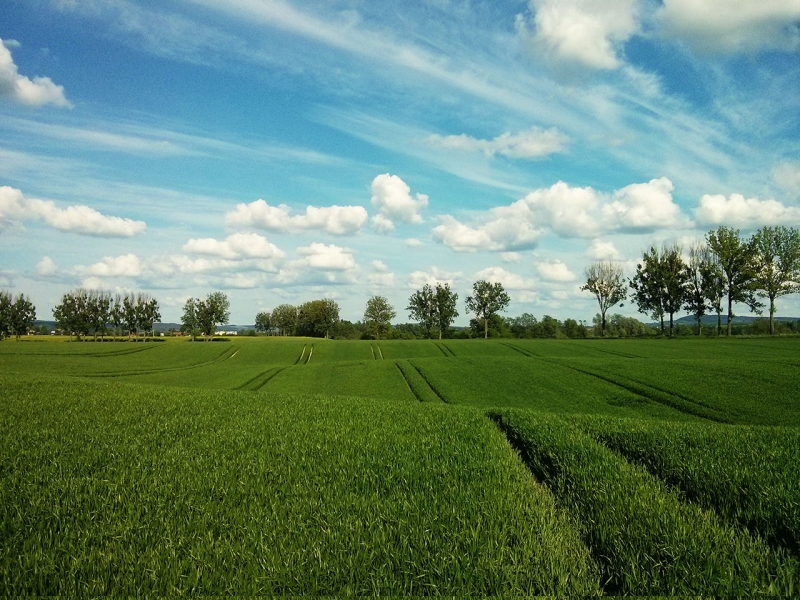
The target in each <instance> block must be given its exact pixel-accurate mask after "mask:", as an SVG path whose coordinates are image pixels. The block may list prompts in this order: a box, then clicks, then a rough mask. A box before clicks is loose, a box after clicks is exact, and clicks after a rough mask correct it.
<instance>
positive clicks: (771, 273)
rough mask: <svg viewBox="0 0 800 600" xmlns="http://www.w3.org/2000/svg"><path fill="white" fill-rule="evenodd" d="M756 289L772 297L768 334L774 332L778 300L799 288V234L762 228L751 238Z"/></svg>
mask: <svg viewBox="0 0 800 600" xmlns="http://www.w3.org/2000/svg"><path fill="white" fill-rule="evenodd" d="M751 247H752V252H753V254H752V267H753V288H754V289H755V290H756V291H757V294H758V295H759V296H760V297H761V298H767V299H769V334H770V335H775V299H776V298H779V297H780V296H785V295H787V294H794V293H796V292H798V291H800V233H799V232H798V231H797V230H796V229H795V228H794V227H792V228H787V227H780V226H779V227H762V228H761V229H759V230H758V231H757V232H756V234H755V235H754V236H753V238H752V240H751Z"/></svg>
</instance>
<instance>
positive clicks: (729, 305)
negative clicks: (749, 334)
mask: <svg viewBox="0 0 800 600" xmlns="http://www.w3.org/2000/svg"><path fill="white" fill-rule="evenodd" d="M732 320H733V301H732V300H731V295H730V293H729V294H728V332H727V336H728V337H730V336H731V321H732Z"/></svg>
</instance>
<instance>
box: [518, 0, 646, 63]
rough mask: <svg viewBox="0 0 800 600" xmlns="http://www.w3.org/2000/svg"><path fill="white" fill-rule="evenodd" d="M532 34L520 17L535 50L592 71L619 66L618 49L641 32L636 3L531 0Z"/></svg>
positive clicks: (623, 0) (634, 0)
mask: <svg viewBox="0 0 800 600" xmlns="http://www.w3.org/2000/svg"><path fill="white" fill-rule="evenodd" d="M529 7H530V10H531V11H532V12H533V13H534V17H533V31H532V32H531V31H529V30H528V25H527V24H526V23H525V20H524V18H522V17H518V18H517V25H518V28H519V29H520V31H521V32H522V34H523V35H524V36H525V37H527V38H528V39H529V41H530V42H531V44H532V46H533V48H534V49H535V50H536V51H537V52H538V53H540V54H543V55H544V56H545V57H547V58H549V59H550V60H552V61H554V62H556V63H560V64H567V65H580V66H583V67H588V68H591V69H615V68H617V67H618V66H620V64H621V61H620V59H619V56H618V49H619V46H621V45H622V44H623V43H624V42H625V41H626V40H627V39H628V38H630V37H631V36H632V35H633V34H634V33H636V32H637V30H638V23H637V17H638V14H637V13H638V3H637V0H603V1H598V0H530V2H529Z"/></svg>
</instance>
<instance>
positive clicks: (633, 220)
mask: <svg viewBox="0 0 800 600" xmlns="http://www.w3.org/2000/svg"><path fill="white" fill-rule="evenodd" d="M0 39H1V40H2V45H0V288H4V289H8V290H10V291H12V292H13V293H23V292H24V293H26V294H30V295H31V297H32V298H33V301H34V303H35V304H36V306H37V308H38V315H39V317H40V318H50V315H51V309H52V307H53V306H54V305H55V304H57V303H58V301H59V298H60V296H61V294H63V293H64V292H66V291H68V290H69V289H72V288H74V287H77V286H81V285H83V286H87V287H93V288H101V289H106V290H111V291H116V290H120V291H121V290H143V291H147V292H150V293H152V294H153V295H154V296H155V297H156V298H158V299H159V301H160V303H161V307H162V311H161V312H162V316H163V320H165V321H177V320H178V319H179V317H180V314H181V307H182V305H183V303H184V301H185V299H186V298H187V297H189V296H204V295H206V294H207V293H209V292H211V291H214V290H223V291H225V292H226V293H227V294H228V295H229V297H230V298H231V305H232V311H231V312H232V318H231V320H232V322H234V323H240V324H246V323H252V322H253V320H254V316H255V314H256V312H258V311H260V310H265V309H267V310H268V309H271V308H273V307H274V306H276V305H277V304H280V303H283V302H289V303H293V304H299V303H301V302H304V301H307V300H311V299H314V298H319V297H332V298H334V299H336V300H337V301H338V302H339V304H340V306H341V308H342V317H343V318H347V319H350V320H356V319H359V318H361V316H362V315H363V310H364V304H365V303H366V300H367V298H368V297H369V296H370V295H372V294H380V295H384V296H387V297H388V298H389V299H390V301H391V302H392V303H393V304H394V305H395V307H396V308H397V309H398V313H399V314H398V318H397V321H405V320H407V314H406V312H405V310H404V307H405V306H406V304H407V299H408V296H409V295H410V294H411V293H412V292H413V291H414V290H415V289H418V288H419V287H421V286H422V285H423V284H424V283H428V282H430V283H433V282H436V281H442V282H449V283H450V284H451V285H452V286H453V287H454V288H455V290H456V291H457V292H458V293H459V296H460V299H461V300H462V301H463V299H464V298H465V297H466V296H467V295H468V294H469V292H470V289H471V285H472V282H474V281H476V280H478V279H489V280H492V281H500V282H501V283H503V284H504V286H505V287H506V289H507V290H508V292H509V294H510V296H511V298H512V304H511V306H510V309H509V314H521V313H522V312H531V313H533V314H534V315H536V316H539V317H541V316H542V315H544V314H550V315H552V316H555V317H557V318H560V319H564V318H567V317H572V318H576V319H587V320H591V317H592V315H594V313H595V312H596V306H595V303H594V300H593V298H592V297H591V296H590V295H589V294H588V293H586V292H581V291H580V290H579V287H580V284H581V278H582V276H583V275H582V274H583V270H584V268H585V267H586V266H587V265H588V264H590V263H591V262H593V261H595V260H616V261H620V263H621V264H622V265H623V267H624V269H625V270H626V272H627V273H628V275H632V274H633V271H634V269H635V264H636V260H637V258H638V257H639V256H641V253H642V251H643V250H645V249H646V248H647V247H648V246H649V245H651V244H653V243H662V242H671V241H678V242H680V243H682V244H683V245H684V246H685V247H687V248H688V246H689V245H690V244H692V243H693V242H694V241H696V240H699V239H701V238H702V237H703V236H704V234H705V232H707V231H708V230H709V229H712V228H715V227H716V226H717V225H720V224H724V225H729V226H734V227H738V228H740V229H741V230H742V233H743V234H749V233H750V232H751V231H753V230H754V229H756V228H758V227H760V226H762V225H777V224H781V225H790V226H799V225H800V93H799V92H800V60H798V58H800V2H799V1H798V0H762V1H760V2H752V0H725V1H723V0H665V1H664V2H655V1H649V0H603V1H600V0H530V1H528V2H526V1H508V2H494V1H486V2H481V1H479V0H418V1H416V2H413V3H411V2H407V3H406V2H401V3H398V2H384V1H382V0H372V1H363V0H361V1H360V0H349V1H348V0H305V1H304V2H299V1H292V0H160V1H158V2H144V1H139V2H137V1H135V0H5V1H4V2H2V3H0ZM461 306H462V310H461V312H462V316H461V318H460V319H459V323H466V321H467V317H465V315H464V314H463V304H462V305H461ZM620 312H622V313H624V314H630V315H636V311H635V308H634V307H632V306H630V305H627V306H625V307H624V308H623V309H620ZM739 312H741V313H742V314H744V313H745V312H746V311H745V309H743V308H741V309H740V311H739ZM778 314H784V315H789V314H791V315H798V314H800V300H798V298H796V297H794V296H790V297H787V298H785V299H783V300H782V301H781V302H780V304H779V313H778Z"/></svg>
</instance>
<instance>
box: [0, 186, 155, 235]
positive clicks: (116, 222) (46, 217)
mask: <svg viewBox="0 0 800 600" xmlns="http://www.w3.org/2000/svg"><path fill="white" fill-rule="evenodd" d="M8 220H42V221H44V222H45V223H46V224H47V225H49V226H50V227H53V228H54V229H58V230H60V231H68V232H71V233H79V234H83V235H92V236H100V237H133V236H136V235H140V234H142V233H144V232H145V230H146V229H147V225H146V224H145V223H144V222H143V221H133V220H132V219H124V218H122V217H113V216H108V215H104V214H101V213H100V212H98V211H96V210H95V209H93V208H90V207H88V206H81V205H78V206H68V207H66V208H59V207H58V206H56V204H55V202H53V201H51V200H38V199H35V198H31V199H28V198H25V196H24V195H23V194H22V192H21V191H20V190H18V189H15V188H12V187H8V186H2V187H0V222H3V221H8Z"/></svg>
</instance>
